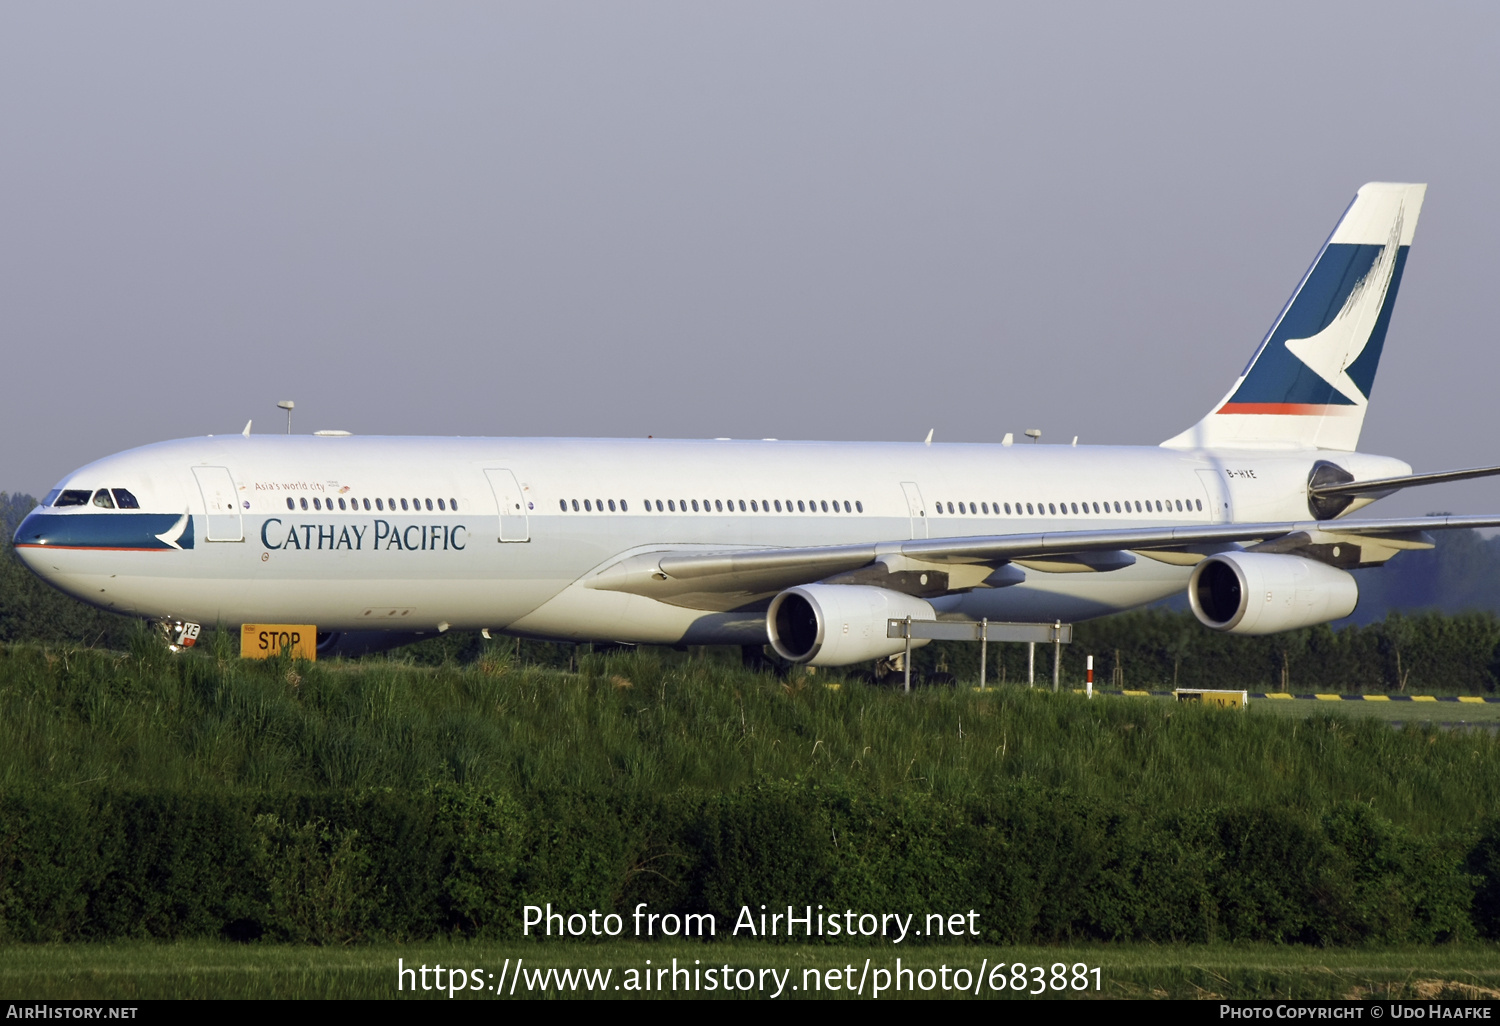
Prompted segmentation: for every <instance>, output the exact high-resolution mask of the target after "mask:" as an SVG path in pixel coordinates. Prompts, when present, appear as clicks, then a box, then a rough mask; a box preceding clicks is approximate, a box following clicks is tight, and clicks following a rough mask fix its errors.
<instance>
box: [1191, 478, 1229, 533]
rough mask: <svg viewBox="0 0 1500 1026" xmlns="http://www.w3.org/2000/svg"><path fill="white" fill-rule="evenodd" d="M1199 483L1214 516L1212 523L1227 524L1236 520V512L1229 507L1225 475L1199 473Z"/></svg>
mask: <svg viewBox="0 0 1500 1026" xmlns="http://www.w3.org/2000/svg"><path fill="white" fill-rule="evenodd" d="M1198 481H1199V483H1200V484H1202V485H1203V491H1204V494H1205V495H1206V496H1207V498H1206V499H1205V500H1204V501H1205V502H1207V503H1208V508H1209V510H1210V511H1211V512H1212V514H1213V519H1212V521H1211V523H1215V524H1227V523H1229V522H1231V521H1232V520H1234V510H1232V509H1231V508H1230V506H1229V488H1228V486H1227V485H1226V484H1225V482H1224V475H1223V473H1222V472H1221V471H1218V470H1200V471H1198Z"/></svg>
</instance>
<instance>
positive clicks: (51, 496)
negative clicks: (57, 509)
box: [42, 488, 62, 506]
mask: <svg viewBox="0 0 1500 1026" xmlns="http://www.w3.org/2000/svg"><path fill="white" fill-rule="evenodd" d="M61 494H62V489H61V488H54V489H52V490H51V491H50V492H48V493H47V497H46V498H45V499H43V500H42V505H43V506H50V505H52V504H53V503H54V502H56V501H57V497H58V496H59V495H61Z"/></svg>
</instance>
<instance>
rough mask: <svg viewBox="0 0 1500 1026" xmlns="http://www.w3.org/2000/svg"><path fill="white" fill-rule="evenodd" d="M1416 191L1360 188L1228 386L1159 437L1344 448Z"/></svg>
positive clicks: (1405, 244)
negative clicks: (1198, 414) (1187, 422)
mask: <svg viewBox="0 0 1500 1026" xmlns="http://www.w3.org/2000/svg"><path fill="white" fill-rule="evenodd" d="M1426 192H1427V186H1425V185H1406V184H1393V183H1388V182H1371V183H1369V184H1368V185H1366V186H1364V187H1363V188H1361V189H1360V190H1359V192H1358V193H1356V194H1355V196H1354V202H1353V203H1351V204H1349V209H1348V210H1346V211H1345V212H1344V216H1343V218H1342V219H1341V220H1340V221H1339V223H1338V226H1337V227H1336V228H1334V230H1333V234H1332V235H1330V236H1329V237H1328V241H1327V242H1325V243H1324V244H1323V248H1322V250H1321V251H1319V253H1318V257H1317V259H1316V260H1314V261H1313V264H1312V266H1311V267H1310V268H1308V271H1307V274H1306V275H1305V276H1304V277H1303V279H1302V283H1301V284H1300V285H1298V286H1297V290H1296V291H1295V292H1293V293H1292V298H1291V299H1289V300H1287V304H1286V306H1284V307H1283V308H1282V310H1281V314H1280V316H1278V317H1277V318H1276V323H1275V324H1273V325H1272V326H1271V330H1270V331H1269V332H1268V333H1267V334H1266V337H1265V339H1264V340H1263V341H1262V342H1261V344H1260V348H1259V349H1257V350H1256V351H1255V355H1254V356H1253V357H1251V359H1250V363H1249V365H1248V366H1247V367H1246V368H1245V370H1244V373H1242V374H1241V375H1240V377H1239V380H1238V381H1236V382H1235V383H1234V387H1233V388H1231V389H1230V390H1229V394H1228V395H1226V396H1225V397H1224V399H1223V401H1221V402H1220V403H1219V404H1218V405H1217V406H1215V407H1214V409H1213V411H1212V412H1211V413H1209V414H1208V416H1206V417H1204V418H1203V419H1202V420H1201V421H1199V422H1198V423H1197V424H1196V425H1194V426H1193V427H1191V428H1189V429H1188V430H1186V431H1184V432H1183V433H1182V434H1180V435H1178V436H1176V437H1175V438H1169V439H1167V441H1165V442H1163V443H1162V444H1163V445H1166V446H1171V447H1174V448H1197V447H1199V446H1229V447H1234V446H1241V447H1246V448H1250V447H1258V446H1277V447H1279V446H1287V445H1291V446H1298V447H1308V448H1321V449H1337V450H1342V451H1350V450H1353V449H1354V448H1355V446H1357V445H1358V444H1359V431H1360V428H1361V427H1363V425H1364V421H1365V410H1366V409H1368V408H1369V405H1370V389H1371V387H1372V386H1373V385H1374V383H1375V368H1376V365H1377V364H1378V363H1379V362H1380V351H1381V348H1382V347H1383V346H1384V345H1385V332H1386V327H1387V326H1388V325H1389V324H1390V320H1391V308H1392V307H1393V306H1394V305H1395V302H1396V291H1397V289H1399V288H1400V286H1401V271H1402V269H1403V268H1404V267H1405V266H1406V254H1407V250H1408V248H1409V247H1410V246H1411V240H1412V235H1413V233H1415V231H1416V228H1417V217H1418V215H1419V214H1421V212H1422V199H1423V197H1424V196H1425V195H1426Z"/></svg>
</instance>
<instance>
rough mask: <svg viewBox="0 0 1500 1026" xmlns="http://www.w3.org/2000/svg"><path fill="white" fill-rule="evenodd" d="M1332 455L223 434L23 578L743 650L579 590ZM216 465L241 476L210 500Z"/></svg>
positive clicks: (1019, 596)
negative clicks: (707, 558)
mask: <svg viewBox="0 0 1500 1026" xmlns="http://www.w3.org/2000/svg"><path fill="white" fill-rule="evenodd" d="M1327 457H1328V454H1326V453H1321V452H1319V451H1317V450H1305V449H1303V450H1297V449H1287V450H1283V451H1249V450H1246V451H1225V452H1219V453H1212V452H1206V451H1183V450H1179V449H1170V448H1160V447H1125V446H1120V447H1115V446H1108V447H1106V446H1077V447H1072V446H1055V445H1014V446H1002V445H977V444H975V445H967V444H965V445H953V444H949V445H943V444H934V445H924V444H920V443H917V444H905V443H901V444H898V443H843V442H839V443H834V442H782V441H752V442H746V441H682V440H666V439H646V440H609V439H602V440H599V439H586V440H579V439H495V438H389V437H348V436H335V437H314V436H279V435H260V436H250V437H245V436H240V435H230V436H221V437H213V436H211V437H208V438H195V439H183V440H178V441H171V442H163V443H160V444H157V445H150V446H145V447H142V448H139V449H133V450H130V451H128V452H124V453H120V454H118V455H115V456H111V457H108V458H106V459H103V460H99V461H97V462H95V463H91V464H89V465H88V466H85V467H83V468H81V469H79V470H78V471H76V472H75V473H73V474H71V475H69V476H68V477H67V478H66V479H65V480H64V481H62V482H60V484H59V486H58V487H59V489H72V490H78V491H81V490H89V489H100V488H122V489H128V490H129V491H130V492H131V493H132V494H133V495H134V496H135V497H136V498H137V499H138V500H139V506H140V509H139V510H125V509H112V510H105V509H102V508H99V507H98V506H95V505H94V504H92V503H88V504H84V505H74V506H67V507H56V506H51V505H49V506H45V507H39V508H38V509H37V510H36V511H35V512H34V513H33V514H32V515H31V517H29V518H28V520H27V524H30V525H31V529H30V530H31V533H30V535H28V536H27V537H32V538H33V539H40V541H36V540H33V541H32V542H27V541H26V538H23V535H26V525H24V524H23V530H22V531H18V533H17V543H18V551H19V552H20V553H21V555H22V557H23V558H24V559H25V560H26V562H27V563H28V564H29V565H30V566H31V567H32V569H33V570H35V571H36V572H37V573H38V574H39V575H40V576H42V577H43V578H45V579H46V580H47V581H49V582H50V583H52V584H54V585H55V586H57V587H59V588H61V589H62V590H64V591H66V592H68V593H69V594H72V595H74V596H76V597H78V598H80V599H83V600H85V601H87V602H90V603H93V604H95V605H97V606H100V607H103V608H106V609H110V610H113V611H116V612H121V613H129V614H134V615H139V616H144V617H150V618H160V619H168V620H174V619H175V620H192V621H195V622H200V623H204V624H223V625H235V624H240V623H299V624H316V625H317V627H318V629H319V630H320V631H350V630H395V631H403V632H425V631H436V630H439V629H446V627H453V628H468V629H478V628H488V629H491V630H495V631H505V632H509V633H514V634H522V635H527V636H534V637H548V638H562V639H575V640H584V639H591V640H601V641H623V642H638V643H666V644H677V643H695V644H697V643H701V644H714V643H737V644H753V643H761V642H764V641H765V640H766V630H765V618H764V603H763V602H761V603H758V604H751V605H750V606H747V607H745V608H740V609H732V610H728V611H713V610H705V609H694V608H687V607H684V606H679V605H670V604H666V603H663V602H660V601H656V600H654V599H651V598H646V597H642V596H640V595H634V594H628V593H623V592H618V591H609V590H598V589H594V588H589V587H587V586H586V582H587V580H588V579H589V578H590V577H591V576H592V575H594V574H596V573H598V572H599V571H600V570H602V569H604V568H607V567H609V566H610V565H612V564H614V563H616V562H618V561H619V560H621V559H623V558H627V557H630V556H633V555H636V554H639V553H643V552H650V551H655V550H672V551H676V552H683V551H693V550H699V549H701V550H705V551H718V552H722V551H725V550H729V549H735V548H740V547H744V548H763V547H795V546H820V545H836V544H845V543H855V542H877V543H878V542H890V541H898V540H906V539H910V538H926V537H932V538H938V537H948V536H964V535H996V534H1010V533H1026V532H1040V531H1055V530H1064V531H1065V530H1077V529H1089V528H1102V527H1119V528H1129V527H1142V526H1148V525H1190V524H1211V523H1220V522H1224V521H1269V520H1291V519H1297V518H1306V517H1307V516H1308V507H1307V480H1308V474H1309V472H1310V470H1311V468H1312V466H1313V464H1314V463H1315V462H1316V461H1317V460H1318V459H1320V458H1327ZM1335 458H1336V459H1337V462H1338V463H1339V465H1340V466H1342V467H1344V468H1345V469H1346V470H1348V471H1350V472H1352V473H1353V474H1354V476H1355V477H1356V478H1359V479H1366V478H1377V477H1389V476H1394V475H1399V474H1404V473H1408V472H1409V471H1410V468H1409V467H1408V466H1407V465H1406V464H1405V463H1402V462H1400V461H1399V460H1394V459H1389V458H1385V457H1378V456H1367V455H1363V454H1359V453H1338V454H1336V457H1335ZM195 468H197V469H196V471H195ZM214 468H223V472H221V471H219V470H217V469H214ZM215 475H219V477H218V478H216V477H215ZM215 480H222V481H224V482H227V484H224V485H223V486H222V487H221V488H220V491H219V492H215V491H214V488H215V487H216V485H215ZM512 493H513V494H512ZM226 499H227V500H228V501H226ZM216 500H217V501H218V502H219V504H220V505H219V508H218V509H217V510H214V509H210V504H211V503H214V502H216ZM314 500H317V501H316V507H317V508H314ZM377 500H378V501H377ZM439 500H441V504H440V503H439ZM585 502H586V503H587V509H585ZM429 503H430V504H431V505H430V507H429ZM575 504H576V508H575ZM658 504H660V507H661V508H658ZM668 504H670V507H671V508H668ZM1362 504H1363V503H1356V504H1355V507H1353V508H1357V507H1358V506H1359V505H1362ZM601 505H602V508H601ZM231 506H232V507H233V508H230V507H231ZM414 506H415V507H416V508H413V507H414ZM502 506H505V507H506V509H505V513H506V515H505V516H502ZM960 509H962V512H960ZM73 517H81V518H88V519H87V520H78V521H72V520H69V519H67V518H73ZM183 517H186V520H185V521H184V520H183V519H182V518H183ZM110 518H115V519H110ZM129 518H134V519H129ZM148 520H149V527H150V530H149V531H148V530H145V529H144V528H143V529H142V530H141V531H137V532H136V533H138V534H140V535H141V540H142V544H140V545H134V544H130V543H129V542H130V530H129V529H128V528H127V527H125V526H122V525H126V524H127V521H128V522H129V523H131V524H134V523H140V524H147V522H148ZM174 522H175V525H174ZM174 531H175V532H176V533H175V534H174ZM221 539H222V540H221ZM1189 569H1190V568H1189V567H1186V566H1181V565H1173V564H1170V563H1167V562H1161V561H1158V560H1156V559H1149V558H1146V559H1139V560H1137V561H1136V562H1135V563H1134V564H1133V565H1129V566H1125V567H1122V568H1120V569H1116V570H1110V571H1109V572H1083V573H1052V572H1044V571H1039V570H1034V569H1031V570H1027V571H1026V572H1025V579H1024V581H1022V582H1020V583H1015V584H1009V585H1008V586H1003V587H986V586H980V587H975V588H973V589H972V590H966V591H963V592H960V593H957V594H949V595H945V596H943V597H940V598H938V599H935V600H934V601H933V605H934V606H935V607H936V608H937V609H938V611H939V613H940V614H945V615H957V616H963V617H969V618H975V619H978V618H980V617H988V618H990V619H992V620H1029V621H1040V620H1048V621H1050V620H1054V619H1061V620H1067V621H1073V620H1079V619H1084V618H1088V617H1093V616H1099V615H1103V614H1106V613H1111V612H1117V611H1120V610H1124V609H1129V608H1132V607H1135V606H1140V605H1143V604H1145V603H1149V602H1153V601H1156V600H1158V599H1161V598H1163V597H1165V596H1168V595H1171V594H1173V593H1174V592H1178V591H1180V590H1181V589H1183V588H1184V586H1185V584H1186V581H1187V577H1188V574H1189Z"/></svg>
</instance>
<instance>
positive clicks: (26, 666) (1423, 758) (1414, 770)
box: [0, 645, 1500, 830]
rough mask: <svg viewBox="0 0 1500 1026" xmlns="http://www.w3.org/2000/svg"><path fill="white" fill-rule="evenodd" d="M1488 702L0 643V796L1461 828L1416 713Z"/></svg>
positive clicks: (1484, 741) (1447, 753) (1468, 760)
mask: <svg viewBox="0 0 1500 1026" xmlns="http://www.w3.org/2000/svg"><path fill="white" fill-rule="evenodd" d="M1492 708H1493V707H1490V706H1477V705H1476V706H1459V705H1457V704H1453V703H1431V704H1424V703H1401V704H1400V705H1399V706H1397V705H1394V704H1390V705H1387V704H1385V703H1353V702H1342V703H1332V702H1328V703H1315V702H1285V703H1276V702H1273V701H1271V700H1264V701H1260V702H1255V703H1253V704H1252V706H1251V708H1250V709H1249V710H1248V711H1247V712H1246V713H1236V712H1225V711H1218V710H1205V709H1199V708H1194V707H1186V706H1182V705H1178V704H1176V703H1172V702H1168V701H1160V700H1144V699H1138V698H1128V697H1115V696H1097V697H1095V699H1094V700H1093V701H1088V700H1086V699H1084V698H1083V697H1082V696H1079V695H1074V694H1062V695H1053V694H1051V693H1050V692H1047V691H1045V690H1043V689H1026V688H1022V687H1017V686H1014V685H1012V686H1008V687H1003V688H996V689H993V690H991V691H988V692H985V693H978V692H976V691H974V690H973V689H972V688H970V687H959V688H932V689H923V690H921V691H918V692H914V693H912V694H910V695H905V694H902V693H900V692H899V691H897V690H893V689H889V688H881V687H875V686H872V685H866V684H861V683H859V682H857V681H851V680H839V679H838V678H837V677H836V676H833V675H827V674H819V675H817V676H812V677H802V678H799V679H796V680H793V681H787V682H783V681H778V680H777V679H775V678H774V677H772V676H769V675H756V674H750V673H747V672H745V671H743V670H741V669H739V668H738V667H735V666H726V665H722V664H719V663H714V662H710V661H703V660H689V659H682V658H679V657H676V656H675V655H674V654H671V653H663V652H661V651H658V650H639V651H634V652H626V653H619V654H612V655H585V656H583V657H582V658H581V659H580V660H579V663H578V672H576V673H568V672H565V671H562V670H555V669H548V668H542V667H536V666H524V665H512V664H511V663H510V662H508V661H507V660H506V659H505V658H502V657H499V656H496V655H493V654H491V655H487V656H485V657H483V658H481V659H479V660H478V661H476V662H474V663H472V664H470V665H467V666H459V665H454V664H446V665H442V666H437V667H421V666H412V665H406V664H404V663H401V662H395V661H366V662H356V663H339V662H334V663H325V664H307V663H292V662H287V661H281V660H271V661H267V662H265V663H256V662H242V661H241V660H239V659H237V658H233V657H232V655H231V654H230V653H228V652H226V651H225V650H224V649H223V648H222V646H221V647H219V648H218V650H212V649H210V650H205V651H197V652H193V653H189V654H186V655H183V656H178V657H173V656H170V655H168V654H166V653H163V652H160V651H158V650H156V649H153V648H151V647H150V646H147V645H141V646H138V650H137V651H136V652H135V653H133V654H124V653H108V652H100V651H94V650H87V649H82V650H66V649H60V648H44V647H38V646H25V645H7V646H0V788H10V789H14V788H21V787H31V786H38V785H41V786H88V785H92V784H104V785H110V786H142V787H154V788H162V787H166V788H193V789H201V788H230V789H249V790H257V791H280V790H322V789H358V788H365V787H372V786H388V787H422V786H425V785H427V784H430V783H433V782H437V781H455V782H458V783H475V784H486V785H498V786H502V787H506V788H510V789H515V790H527V789H535V788H558V787H562V788H573V787H576V788H593V789H597V788H600V787H608V788H627V789H630V788H636V789H645V790H651V791H665V790H672V789H678V788H696V789H726V788H734V787H739V786H743V785H746V784H750V783H755V782H761V781H767V780H791V781H803V782H828V783H838V784H841V785H853V786H856V787H863V788H868V789H870V790H871V791H876V792H891V791H901V790H910V791H922V792H930V793H933V794H937V795H940V796H958V795H965V794H974V793H986V792H989V791H992V790H996V789H999V788H1001V787H1003V786H1008V785H1009V783H1011V782H1013V781H1018V780H1021V781H1030V782H1035V783H1038V784H1042V785H1045V786H1050V787H1059V788H1066V789H1068V790H1070V791H1073V792H1074V793H1078V794H1080V795H1088V796H1095V797H1099V798H1102V799H1105V800H1110V801H1119V802H1140V803H1143V804H1148V805H1157V806H1162V807H1171V808H1189V807H1202V806H1209V805H1216V804H1226V803H1227V804H1243V803H1245V802H1247V801H1248V802H1253V803H1269V804H1274V805H1285V806H1289V807H1293V808H1298V809H1306V810H1309V811H1312V812H1315V813H1316V812H1321V811H1323V810H1325V809H1327V808H1329V807H1331V806H1332V805H1333V804H1334V803H1337V802H1340V801H1350V800H1352V801H1359V802H1364V803H1368V804H1371V805H1373V806H1374V807H1375V808H1376V809H1377V810H1379V811H1380V812H1381V813H1382V814H1383V815H1385V816H1386V817H1388V818H1390V819H1391V820H1393V821H1395V822H1397V823H1400V824H1403V825H1406V826H1408V827H1413V828H1416V829H1424V830H1425V829H1450V828H1460V829H1464V828H1468V827H1469V826H1471V825H1472V824H1473V823H1474V822H1476V821H1477V820H1478V818H1479V817H1480V816H1482V815H1483V814H1486V813H1488V812H1490V811H1492V810H1493V809H1495V808H1497V807H1500V739H1497V737H1496V736H1495V733H1494V732H1493V731H1488V730H1486V731H1453V730H1446V729H1439V728H1436V727H1433V726H1431V725H1423V724H1419V723H1416V722H1415V719H1416V717H1417V716H1419V715H1421V714H1424V713H1429V711H1432V712H1431V714H1432V715H1436V716H1439V717H1443V718H1446V717H1450V716H1458V715H1461V716H1464V717H1471V716H1477V715H1480V714H1481V713H1488V712H1489V711H1490V710H1491V709H1492ZM1387 710H1389V712H1388V711H1387ZM1434 710H1435V711H1434ZM1459 710H1462V712H1461V713H1460V712H1459ZM1387 715H1394V716H1398V717H1399V718H1401V719H1403V720H1405V721H1406V722H1407V724H1408V725H1407V726H1406V727H1405V728H1404V729H1392V728H1391V727H1389V726H1388V725H1387V724H1385V723H1383V722H1381V718H1382V717H1385V716H1387Z"/></svg>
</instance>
